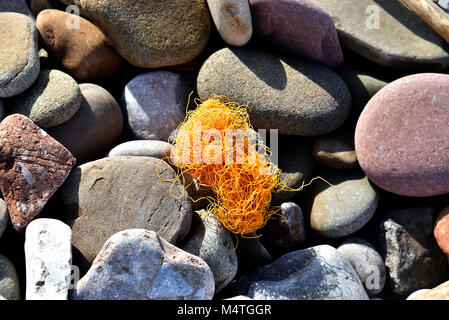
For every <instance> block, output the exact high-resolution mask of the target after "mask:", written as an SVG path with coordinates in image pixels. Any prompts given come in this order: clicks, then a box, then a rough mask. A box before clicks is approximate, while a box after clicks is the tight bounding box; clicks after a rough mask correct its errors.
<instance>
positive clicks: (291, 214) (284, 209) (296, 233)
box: [261, 202, 306, 252]
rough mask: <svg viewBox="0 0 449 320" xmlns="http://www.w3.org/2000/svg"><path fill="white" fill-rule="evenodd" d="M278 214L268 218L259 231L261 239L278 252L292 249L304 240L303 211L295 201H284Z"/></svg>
mask: <svg viewBox="0 0 449 320" xmlns="http://www.w3.org/2000/svg"><path fill="white" fill-rule="evenodd" d="M280 214H281V216H280V217H277V218H275V219H270V220H268V222H267V224H266V226H265V227H264V229H263V230H262V232H261V233H262V237H261V241H262V242H263V243H264V245H265V246H267V247H268V248H271V249H272V250H277V251H278V252H287V251H292V250H294V249H295V248H297V247H298V246H299V245H300V244H301V243H302V242H304V241H305V240H306V227H305V221H304V213H303V212H302V209H301V207H300V206H298V205H297V204H296V203H293V202H284V203H283V204H282V205H281V211H280Z"/></svg>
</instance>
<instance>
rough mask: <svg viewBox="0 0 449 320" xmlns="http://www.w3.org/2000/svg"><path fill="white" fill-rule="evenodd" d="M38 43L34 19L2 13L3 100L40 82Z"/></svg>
mask: <svg viewBox="0 0 449 320" xmlns="http://www.w3.org/2000/svg"><path fill="white" fill-rule="evenodd" d="M10 2H11V1H10ZM37 40H38V39H37V30H36V27H35V25H34V21H33V20H32V19H31V18H29V17H27V16H25V15H23V14H20V13H15V12H0V43H1V44H2V45H1V47H0V61H1V62H2V63H1V64H0V97H12V96H15V95H18V94H19V93H22V92H24V91H25V90H26V89H28V88H29V87H30V86H31V85H32V84H33V82H34V81H35V80H36V79H37V76H38V74H39V70H40V64H39V58H38V54H37V53H38V43H37Z"/></svg>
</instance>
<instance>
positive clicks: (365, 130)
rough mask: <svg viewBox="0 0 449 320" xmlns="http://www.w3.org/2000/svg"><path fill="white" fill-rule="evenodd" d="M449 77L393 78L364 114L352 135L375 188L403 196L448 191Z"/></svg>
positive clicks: (416, 76)
mask: <svg viewBox="0 0 449 320" xmlns="http://www.w3.org/2000/svg"><path fill="white" fill-rule="evenodd" d="M448 88H449V75H445V74H436V73H423V74H415V75H411V76H407V77H404V78H401V79H399V80H396V81H394V82H392V83H390V84H389V85H387V86H386V87H384V88H383V89H382V90H380V91H379V92H378V93H377V94H376V95H375V96H374V97H373V98H372V99H371V100H370V101H369V103H368V104H367V106H366V107H365V109H364V110H363V112H362V114H361V116H360V118H359V121H358V123H357V128H356V132H355V148H356V152H357V158H358V161H359V164H360V166H361V167H362V169H363V171H364V172H365V174H366V175H367V176H368V178H369V179H370V180H371V181H372V182H374V183H375V184H376V185H378V186H379V187H381V188H383V189H385V190H387V191H389V192H392V193H396V194H400V195H405V196H432V195H439V194H444V193H448V192H449V130H446V128H447V124H448V123H449V95H447V93H446V91H447V89H448Z"/></svg>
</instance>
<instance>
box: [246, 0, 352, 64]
mask: <svg viewBox="0 0 449 320" xmlns="http://www.w3.org/2000/svg"><path fill="white" fill-rule="evenodd" d="M249 3H250V5H251V12H252V14H253V19H254V35H255V36H257V37H258V39H259V40H260V41H261V42H262V43H266V44H268V45H270V46H276V47H280V48H281V49H284V50H287V51H289V52H291V53H293V54H294V55H295V56H299V57H304V58H306V59H311V60H315V61H317V62H319V63H321V64H324V65H326V66H329V67H332V68H335V67H339V66H341V65H342V64H343V52H342V49H341V46H340V41H339V40H338V36H337V30H336V29H335V26H334V21H333V20H332V18H331V16H330V15H329V14H328V13H327V12H326V11H324V10H323V8H321V7H320V5H318V4H317V3H316V2H315V1H313V0H282V1H271V0H249Z"/></svg>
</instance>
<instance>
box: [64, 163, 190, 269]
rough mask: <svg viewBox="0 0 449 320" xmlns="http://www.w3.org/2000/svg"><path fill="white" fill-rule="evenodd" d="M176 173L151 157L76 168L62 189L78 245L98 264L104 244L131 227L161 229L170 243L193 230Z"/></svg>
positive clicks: (81, 251) (162, 234)
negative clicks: (99, 253) (114, 235)
mask: <svg viewBox="0 0 449 320" xmlns="http://www.w3.org/2000/svg"><path fill="white" fill-rule="evenodd" d="M176 176H177V174H176V172H175V171H174V170H173V169H172V168H171V167H170V166H169V165H168V164H167V163H165V162H164V161H162V160H160V159H155V158H150V157H109V158H104V159H100V160H97V161H93V162H88V163H85V164H83V165H81V166H79V167H77V168H76V169H74V170H73V172H72V174H71V175H70V176H69V178H68V180H67V183H65V184H64V186H63V188H62V202H63V204H64V206H65V208H66V209H67V212H68V213H69V215H70V216H69V217H68V218H69V220H68V223H69V224H70V225H71V226H72V232H73V246H74V247H75V248H76V249H77V250H78V251H79V252H80V253H81V254H82V255H83V257H84V258H85V259H86V261H87V262H88V263H92V261H93V260H94V258H95V256H96V255H97V254H98V252H99V251H100V249H101V246H102V245H103V244H104V242H105V241H106V240H107V239H108V238H109V237H110V236H111V235H113V234H114V233H116V232H118V231H120V230H124V229H130V228H145V229H149V230H154V231H156V232H157V233H158V234H159V235H160V236H161V237H163V238H164V239H165V240H167V241H169V242H170V243H173V244H176V243H178V242H179V241H181V240H182V239H183V238H184V237H185V236H186V234H187V233H188V231H189V228H190V224H191V219H192V208H191V203H190V200H189V198H188V197H187V193H186V192H184V193H183V195H182V197H180V198H179V199H177V198H175V197H179V196H181V194H182V192H183V188H182V186H181V183H180V182H179V181H178V182H176V183H174V184H173V183H172V182H171V181H173V180H174V179H175V177H176Z"/></svg>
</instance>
